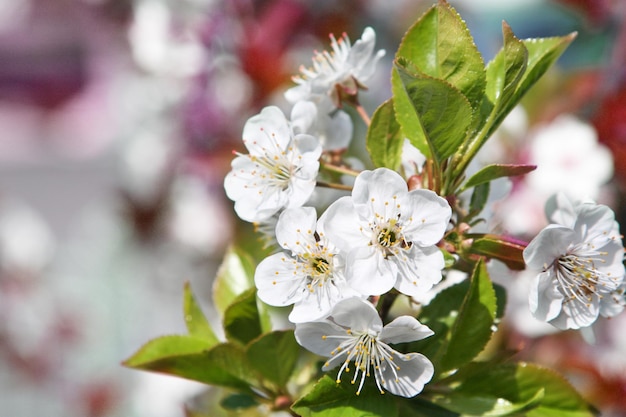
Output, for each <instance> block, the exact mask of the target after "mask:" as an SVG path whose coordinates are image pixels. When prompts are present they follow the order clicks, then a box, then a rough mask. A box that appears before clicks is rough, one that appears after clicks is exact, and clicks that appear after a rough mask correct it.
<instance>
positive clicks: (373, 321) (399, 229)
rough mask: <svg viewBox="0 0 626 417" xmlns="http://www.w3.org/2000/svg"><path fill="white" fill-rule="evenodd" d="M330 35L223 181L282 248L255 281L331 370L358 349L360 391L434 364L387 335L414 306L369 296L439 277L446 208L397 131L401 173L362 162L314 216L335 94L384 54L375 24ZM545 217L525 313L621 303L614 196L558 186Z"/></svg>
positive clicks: (577, 315) (352, 89)
mask: <svg viewBox="0 0 626 417" xmlns="http://www.w3.org/2000/svg"><path fill="white" fill-rule="evenodd" d="M331 40H332V49H333V51H332V52H331V53H328V52H323V53H316V55H315V57H314V59H313V68H311V69H302V70H301V71H302V73H303V76H301V77H296V78H295V79H294V80H295V82H296V83H297V84H298V85H297V86H296V87H294V88H292V89H290V90H288V91H287V93H286V97H287V99H288V100H289V101H291V102H292V103H293V104H294V106H293V109H292V112H291V120H288V119H287V117H285V115H284V113H283V112H282V111H281V110H280V109H279V108H277V107H273V106H272V107H266V108H265V109H263V110H262V111H261V113H260V114H258V115H256V116H254V117H252V118H251V119H249V121H248V122H247V123H246V125H245V127H244V131H243V142H244V145H245V146H246V148H247V149H248V151H249V153H248V154H237V156H236V157H235V158H234V160H233V162H232V171H231V172H230V173H229V174H228V175H227V176H226V179H225V183H224V186H225V189H226V193H227V195H228V197H229V198H230V199H232V200H234V201H235V211H236V213H237V214H238V215H239V217H240V218H241V219H243V220H246V221H248V222H254V223H256V224H257V225H260V226H261V228H262V229H263V230H264V232H265V233H268V234H270V235H271V236H270V238H271V240H272V241H274V242H275V243H276V245H277V247H279V248H280V249H279V251H278V252H277V253H274V254H272V255H270V256H268V257H267V258H265V259H264V260H263V261H261V262H260V263H259V265H258V267H257V269H256V272H255V276H254V281H255V285H256V287H257V290H258V291H257V294H258V297H259V298H260V299H261V300H262V301H263V302H265V303H267V304H269V305H273V306H291V305H292V306H293V308H292V310H291V313H290V315H289V320H290V321H291V322H292V323H294V324H295V328H296V330H295V335H296V340H297V341H298V343H300V345H302V346H303V347H305V348H307V349H309V350H310V351H312V352H314V353H317V354H319V355H323V356H326V357H329V358H330V359H329V360H328V361H327V362H326V364H325V365H324V368H323V369H324V370H327V369H330V368H333V367H335V366H339V365H341V366H340V369H339V372H338V375H337V381H338V382H340V380H341V377H342V375H344V374H347V373H349V372H350V370H351V369H352V367H351V365H350V364H351V363H353V364H354V366H353V369H354V373H353V375H352V377H351V382H352V383H357V382H358V386H359V388H358V390H357V394H358V393H360V392H361V390H362V389H363V386H364V381H365V378H366V376H369V375H370V372H372V373H373V374H374V377H375V380H376V385H377V387H378V389H379V390H380V391H381V392H383V390H387V391H389V392H391V393H393V394H395V395H400V396H404V397H412V396H414V395H416V394H418V393H419V392H421V391H422V389H423V387H424V385H425V384H426V383H427V382H428V381H430V379H431V378H432V376H433V372H434V370H433V364H432V363H431V362H430V361H429V360H428V358H426V357H425V356H423V355H421V354H419V353H408V354H404V353H399V352H397V351H395V350H394V349H392V348H391V347H389V345H388V343H404V342H411V341H415V340H420V339H423V338H425V337H428V336H430V335H431V334H433V332H432V331H431V330H430V329H429V328H428V327H426V326H425V325H423V324H421V323H419V321H417V319H415V318H414V317H410V316H401V317H398V318H396V319H395V320H393V321H392V322H391V323H389V324H388V325H386V326H384V327H383V325H382V320H381V317H380V315H379V312H378V311H377V309H376V307H375V303H376V300H378V299H379V296H383V295H385V294H387V293H388V292H390V291H395V292H398V293H401V294H405V295H406V296H408V297H415V298H419V297H420V296H423V295H424V294H425V293H426V292H427V291H429V290H431V289H432V288H433V286H435V285H436V284H438V283H439V282H440V281H441V280H442V270H443V269H444V266H445V263H444V257H443V253H442V251H441V250H440V249H439V247H438V244H439V243H440V242H441V241H442V239H443V237H444V235H445V233H446V230H447V229H448V227H449V226H450V223H451V217H452V210H451V207H450V205H449V203H448V201H447V200H446V199H444V198H442V197H440V196H439V195H437V194H436V193H435V192H433V191H430V190H425V189H411V190H409V187H408V185H407V178H408V177H410V176H411V175H413V174H415V173H418V172H419V170H420V168H421V165H422V164H423V163H424V159H425V158H424V157H423V155H421V154H419V152H418V151H417V150H416V149H415V148H414V147H413V146H412V145H410V144H408V143H405V145H404V149H405V155H403V161H402V163H403V170H402V172H403V173H404V175H405V176H406V177H403V176H401V175H400V174H399V173H397V172H395V171H393V170H390V169H387V168H378V169H375V170H364V171H362V172H360V173H358V175H356V179H355V180H354V184H353V186H352V187H349V186H345V185H344V184H341V185H342V187H339V188H341V189H345V190H350V189H351V195H347V194H346V195H344V196H342V197H340V198H338V199H336V200H335V201H333V202H332V203H331V204H330V205H329V206H328V207H327V208H326V210H325V211H324V212H323V213H322V215H321V216H320V217H319V218H318V216H317V211H316V208H315V207H314V206H313V203H312V202H311V200H312V198H311V197H312V195H313V192H314V191H315V189H316V187H317V186H318V185H329V184H326V183H322V182H321V180H320V172H319V170H320V163H321V161H326V159H325V157H327V156H329V155H330V156H331V157H332V156H333V155H334V156H336V155H338V154H341V150H343V149H345V148H347V146H348V144H349V141H350V139H351V136H352V130H353V127H352V121H351V119H350V117H349V116H348V114H347V113H345V112H343V111H342V110H341V103H342V102H346V103H349V104H351V105H355V106H358V99H357V93H358V90H359V89H362V88H365V82H366V81H367V80H368V79H369V78H370V77H371V75H372V73H373V70H374V65H375V64H376V62H377V61H378V60H379V59H380V58H381V57H382V56H383V55H384V51H378V52H376V53H374V43H375V34H374V31H373V30H372V29H371V28H367V29H366V30H365V31H364V33H363V36H362V38H361V39H360V40H358V41H357V42H356V43H355V44H354V46H351V45H350V41H349V39H348V38H347V36H345V35H344V37H343V38H342V39H340V40H339V41H337V40H335V38H334V37H331ZM366 121H367V119H366ZM337 151H339V152H338V153H337ZM347 171H349V170H347ZM338 172H342V171H338ZM412 188H413V187H412ZM548 217H549V219H550V220H551V221H552V222H553V223H554V224H552V225H550V226H548V227H547V228H545V229H544V230H543V231H542V232H541V233H539V235H538V236H537V237H536V238H535V239H534V240H533V241H532V242H531V243H530V244H529V245H528V247H527V249H526V250H525V251H524V258H525V261H526V263H527V264H528V265H529V266H530V267H531V268H534V269H537V270H540V271H541V272H540V274H539V275H538V276H537V279H536V283H535V286H534V290H533V291H532V292H531V294H530V307H531V310H532V312H533V314H534V315H535V316H536V317H538V318H540V319H542V320H544V321H548V322H550V323H551V324H553V325H554V326H556V327H558V328H562V329H566V328H580V327H585V326H589V325H591V324H592V323H593V322H594V321H595V320H596V319H597V317H598V316H599V315H601V316H606V317H610V316H613V315H615V314H617V313H618V312H620V311H621V310H622V309H623V308H624V297H623V293H624V288H625V284H624V266H623V263H622V260H623V252H624V250H623V246H622V243H621V239H620V236H619V231H618V225H617V223H616V222H615V220H614V215H613V213H612V212H611V210H610V209H609V208H608V207H605V206H600V205H596V204H592V203H577V204H572V203H570V202H569V201H568V200H567V199H565V198H563V197H556V198H554V199H553V200H551V201H550V202H549V210H548Z"/></svg>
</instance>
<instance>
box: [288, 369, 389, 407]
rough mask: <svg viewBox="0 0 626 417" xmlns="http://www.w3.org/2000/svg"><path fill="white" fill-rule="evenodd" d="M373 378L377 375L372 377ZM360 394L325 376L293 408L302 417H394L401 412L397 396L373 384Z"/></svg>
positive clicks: (351, 386)
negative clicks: (385, 392)
mask: <svg viewBox="0 0 626 417" xmlns="http://www.w3.org/2000/svg"><path fill="white" fill-rule="evenodd" d="M371 379H373V375H372V377H371ZM368 382H370V384H368V386H367V387H366V389H363V391H362V392H361V394H360V395H358V396H357V395H356V392H355V391H356V388H355V387H354V385H350V384H349V383H341V384H337V382H335V380H334V379H332V378H330V377H329V376H324V377H323V378H322V379H321V380H320V381H319V382H318V383H317V384H315V386H314V387H313V388H312V389H311V391H309V392H308V393H306V394H305V395H304V396H303V397H302V398H300V399H299V400H297V401H296V402H295V403H294V404H293V406H292V407H291V408H292V409H293V410H294V411H295V412H296V413H297V414H298V415H300V416H302V417H394V416H397V415H398V409H397V406H396V402H395V401H394V396H393V395H389V394H381V393H380V392H379V391H378V390H377V389H376V388H375V386H372V385H373V384H372V383H371V381H368Z"/></svg>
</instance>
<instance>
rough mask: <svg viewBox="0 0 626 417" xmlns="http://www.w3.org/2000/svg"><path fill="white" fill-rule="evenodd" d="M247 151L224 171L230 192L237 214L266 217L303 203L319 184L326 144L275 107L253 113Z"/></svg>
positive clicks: (248, 124) (245, 134) (245, 131)
mask: <svg viewBox="0 0 626 417" xmlns="http://www.w3.org/2000/svg"><path fill="white" fill-rule="evenodd" d="M243 142H244V145H245V146H246V148H247V149H248V151H249V154H247V155H242V154H239V155H238V156H237V157H236V158H235V159H234V160H233V161H232V164H231V165H232V170H231V171H230V172H229V173H228V174H227V175H226V179H225V180H224V188H225V190H226V195H227V196H228V198H230V199H231V200H233V201H235V212H237V215H238V216H239V217H240V218H241V219H243V220H246V221H249V222H263V221H265V220H267V219H269V218H270V217H272V216H273V215H274V214H276V213H278V212H279V211H280V210H281V209H284V208H289V207H300V206H302V205H303V204H304V203H306V201H307V200H308V199H309V197H310V196H311V194H312V193H313V190H314V188H315V182H316V178H317V173H318V170H319V157H320V155H321V153H322V147H321V145H320V143H319V141H318V140H317V139H316V138H315V137H313V136H311V135H306V134H294V132H293V130H292V127H291V125H290V123H289V122H288V121H287V119H286V117H285V115H284V114H283V112H282V111H281V110H280V109H279V108H278V107H274V106H270V107H266V108H264V109H263V110H262V111H261V113H260V114H258V115H256V116H253V117H251V118H250V119H249V120H248V121H247V122H246V125H245V126H244V129H243Z"/></svg>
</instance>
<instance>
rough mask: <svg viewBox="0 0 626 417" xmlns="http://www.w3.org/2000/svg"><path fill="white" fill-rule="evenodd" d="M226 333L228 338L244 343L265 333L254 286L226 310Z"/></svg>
mask: <svg viewBox="0 0 626 417" xmlns="http://www.w3.org/2000/svg"><path fill="white" fill-rule="evenodd" d="M224 333H225V334H226V338H227V339H228V340H230V341H231V342H235V343H240V344H242V345H247V344H248V343H249V342H250V341H252V340H253V339H256V338H257V337H259V336H260V335H261V334H262V333H263V329H262V327H261V319H260V317H259V309H258V307H257V299H256V290H255V289H254V288H250V289H249V290H247V291H245V292H244V293H242V294H241V295H240V296H239V297H237V298H236V299H235V301H233V303H232V304H231V305H230V306H228V308H227V309H226V311H225V312H224Z"/></svg>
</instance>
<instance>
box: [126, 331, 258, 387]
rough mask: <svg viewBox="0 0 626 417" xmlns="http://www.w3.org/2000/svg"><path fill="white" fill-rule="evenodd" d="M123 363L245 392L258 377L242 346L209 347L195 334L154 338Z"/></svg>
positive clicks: (223, 345) (136, 367)
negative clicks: (247, 360) (251, 367)
mask: <svg viewBox="0 0 626 417" xmlns="http://www.w3.org/2000/svg"><path fill="white" fill-rule="evenodd" d="M123 365H124V366H127V367H130V368H135V369H142V370H146V371H153V372H159V373H164V374H168V375H174V376H179V377H182V378H186V379H191V380H194V381H198V382H203V383H205V384H210V385H219V386H222V387H228V388H234V389H238V390H240V391H244V392H252V391H251V389H250V383H252V382H255V381H256V379H255V378H254V374H253V373H252V372H250V369H249V366H248V364H247V362H246V357H245V354H244V352H243V350H242V349H240V348H238V347H237V346H236V345H233V344H230V343H223V344H219V345H215V346H213V347H210V346H209V345H208V344H207V341H206V340H203V339H199V338H195V337H192V336H163V337H160V338H157V339H153V340H151V341H150V342H148V343H146V344H145V345H144V346H143V347H141V348H140V349H139V350H138V351H137V352H136V353H135V354H134V355H133V356H131V357H130V358H129V359H127V360H126V361H124V362H123Z"/></svg>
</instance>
